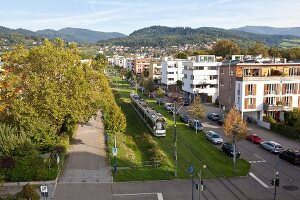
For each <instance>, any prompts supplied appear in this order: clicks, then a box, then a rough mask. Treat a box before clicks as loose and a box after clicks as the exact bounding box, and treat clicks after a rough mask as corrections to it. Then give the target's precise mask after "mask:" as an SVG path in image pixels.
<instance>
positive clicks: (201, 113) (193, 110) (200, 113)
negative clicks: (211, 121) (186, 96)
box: [188, 96, 206, 119]
mask: <svg viewBox="0 0 300 200" xmlns="http://www.w3.org/2000/svg"><path fill="white" fill-rule="evenodd" d="M188 113H190V114H191V115H193V116H195V117H196V118H201V119H202V118H204V117H205V113H206V109H205V107H204V106H203V104H202V103H201V99H200V97H199V96H196V97H195V100H194V102H193V103H192V104H191V106H190V108H189V109H188Z"/></svg>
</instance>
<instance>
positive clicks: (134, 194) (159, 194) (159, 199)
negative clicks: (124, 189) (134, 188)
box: [112, 192, 164, 200]
mask: <svg viewBox="0 0 300 200" xmlns="http://www.w3.org/2000/svg"><path fill="white" fill-rule="evenodd" d="M153 194H156V195H157V199H158V200H164V198H163V195H162V193H155V192H150V193H133V194H112V195H113V196H139V195H153Z"/></svg>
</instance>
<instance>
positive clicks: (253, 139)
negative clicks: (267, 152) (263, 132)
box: [246, 134, 264, 144]
mask: <svg viewBox="0 0 300 200" xmlns="http://www.w3.org/2000/svg"><path fill="white" fill-rule="evenodd" d="M246 139H247V140H249V141H250V142H252V143H254V144H259V143H261V142H262V141H264V140H263V139H262V138H260V137H259V136H258V135H257V134H249V135H247V136H246Z"/></svg>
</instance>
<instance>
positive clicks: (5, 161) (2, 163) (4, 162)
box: [0, 157, 15, 169]
mask: <svg viewBox="0 0 300 200" xmlns="http://www.w3.org/2000/svg"><path fill="white" fill-rule="evenodd" d="M14 166H15V161H14V159H13V158H12V157H4V158H1V159H0V169H11V168H13V167H14Z"/></svg>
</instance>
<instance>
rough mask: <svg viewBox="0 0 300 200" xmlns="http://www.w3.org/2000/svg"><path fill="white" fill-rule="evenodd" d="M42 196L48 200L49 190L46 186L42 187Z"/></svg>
mask: <svg viewBox="0 0 300 200" xmlns="http://www.w3.org/2000/svg"><path fill="white" fill-rule="evenodd" d="M40 189H41V194H42V197H44V198H45V199H47V197H48V188H47V186H46V185H41V188H40Z"/></svg>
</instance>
